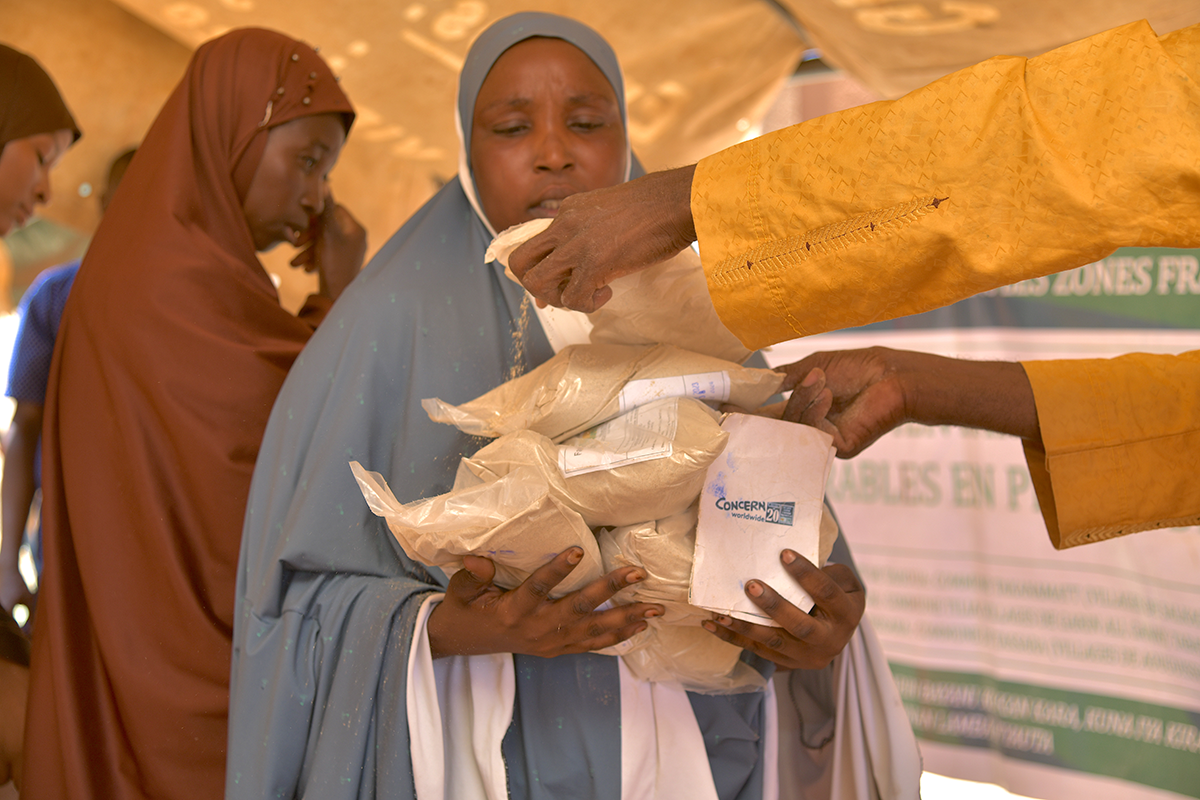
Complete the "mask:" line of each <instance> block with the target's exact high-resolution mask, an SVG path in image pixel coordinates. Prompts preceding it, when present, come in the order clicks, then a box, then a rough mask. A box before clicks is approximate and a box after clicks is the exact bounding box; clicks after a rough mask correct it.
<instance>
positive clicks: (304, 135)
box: [242, 114, 346, 252]
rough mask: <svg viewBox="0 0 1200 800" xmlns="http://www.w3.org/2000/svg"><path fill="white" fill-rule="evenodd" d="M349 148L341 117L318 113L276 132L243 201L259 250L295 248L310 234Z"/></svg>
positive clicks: (286, 125) (270, 133)
mask: <svg viewBox="0 0 1200 800" xmlns="http://www.w3.org/2000/svg"><path fill="white" fill-rule="evenodd" d="M345 143H346V129H345V127H344V126H343V124H342V118H341V116H339V115H338V114H313V115H312V116H308V117H300V118H299V119H294V120H292V121H291V122H285V123H283V124H282V125H276V126H275V127H274V128H271V130H270V131H269V132H268V133H267V145H266V147H265V148H264V149H263V154H262V160H261V161H259V162H258V168H257V169H256V170H255V171H254V177H253V178H252V179H251V181H250V188H249V189H247V191H246V199H245V200H244V201H243V202H242V211H243V213H245V215H246V222H247V223H248V224H249V225H250V233H251V234H252V235H253V237H254V249H255V250H258V251H259V252H262V251H264V250H270V249H271V248H272V247H274V246H275V245H277V244H279V243H280V242H292V243H295V242H296V240H297V239H298V238H300V234H302V233H304V232H305V231H306V230H308V226H309V222H310V220H311V219H312V217H314V216H317V215H319V214H320V213H321V211H322V210H323V209H324V207H325V196H326V194H327V193H328V191H329V184H328V178H329V171H330V170H331V169H333V165H334V164H336V163H337V159H338V155H339V154H340V153H341V152H342V145H343V144H345Z"/></svg>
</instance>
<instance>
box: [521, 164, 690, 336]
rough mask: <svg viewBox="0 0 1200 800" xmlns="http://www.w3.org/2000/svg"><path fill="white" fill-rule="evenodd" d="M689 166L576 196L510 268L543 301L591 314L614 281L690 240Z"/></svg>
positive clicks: (605, 298) (523, 247)
mask: <svg viewBox="0 0 1200 800" xmlns="http://www.w3.org/2000/svg"><path fill="white" fill-rule="evenodd" d="M695 170H696V167H695V165H694V164H693V165H691V166H687V167H680V168H678V169H673V170H668V171H666V172H655V173H651V174H649V175H645V176H643V177H641V178H638V179H636V180H632V181H629V182H627V183H622V184H620V185H618V186H612V187H609V188H606V189H598V190H596V191H592V192H584V193H582V194H575V195H571V196H570V197H568V198H567V199H566V200H564V201H563V203H562V207H561V208H560V209H559V211H558V215H557V216H556V217H555V218H554V222H553V223H551V225H550V227H549V228H547V229H546V230H545V231H543V232H542V233H541V234H539V235H537V236H535V237H533V238H532V239H530V240H529V241H528V242H526V243H525V244H523V245H521V246H520V247H518V248H517V249H516V250H514V251H513V253H512V256H511V257H510V258H509V267H510V268H511V269H512V271H513V274H514V275H516V276H517V278H518V279H519V280H520V281H521V283H523V284H524V285H525V288H526V289H528V290H529V292H530V294H532V295H533V296H534V297H536V298H537V299H538V300H539V301H541V302H543V303H548V304H550V305H552V306H562V307H565V308H571V309H574V310H576V311H583V312H586V313H589V314H590V313H591V312H593V311H595V310H596V309H597V308H599V307H600V306H602V305H604V304H605V303H607V302H608V300H609V298H610V297H612V289H610V288H608V284H609V283H610V282H611V281H612V280H613V279H615V278H620V277H621V276H623V275H629V274H632V273H634V272H638V271H640V270H643V269H646V268H647V267H650V266H653V265H655V264H658V263H660V262H662V261H665V260H667V259H668V258H670V257H671V256H673V255H675V254H676V253H678V252H680V251H681V250H683V248H685V247H687V246H688V245H690V244H691V243H692V242H694V241H696V226H695V223H694V222H693V220H692V174H693V173H694V172H695Z"/></svg>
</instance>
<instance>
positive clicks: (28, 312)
mask: <svg viewBox="0 0 1200 800" xmlns="http://www.w3.org/2000/svg"><path fill="white" fill-rule="evenodd" d="M78 269H79V263H78V262H73V263H71V264H67V265H64V266H62V267H58V268H55V269H53V270H48V271H47V272H45V273H43V274H42V275H41V276H39V278H38V280H36V281H35V282H34V284H33V285H32V286H30V287H29V291H27V292H26V293H25V297H24V298H22V300H21V309H20V315H21V321H20V324H19V326H18V328H17V338H16V341H15V342H14V343H13V354H12V361H11V362H10V363H9V367H8V391H7V395H8V396H9V397H11V398H13V399H14V400H18V401H22V402H29V403H37V404H39V405H45V403H46V383H47V381H48V380H49V379H50V359H51V358H52V357H53V355H54V340H55V338H56V337H57V335H58V324H59V322H60V321H61V320H62V314H63V308H64V307H65V306H66V302H67V294H68V293H69V292H70V290H71V284H72V283H74V281H75V273H76V271H77V270H78Z"/></svg>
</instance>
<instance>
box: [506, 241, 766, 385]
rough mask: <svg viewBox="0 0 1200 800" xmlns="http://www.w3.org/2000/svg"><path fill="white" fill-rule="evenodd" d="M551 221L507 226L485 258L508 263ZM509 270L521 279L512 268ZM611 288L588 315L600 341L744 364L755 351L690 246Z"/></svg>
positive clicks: (596, 340)
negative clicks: (732, 323) (723, 310)
mask: <svg viewBox="0 0 1200 800" xmlns="http://www.w3.org/2000/svg"><path fill="white" fill-rule="evenodd" d="M550 222H551V220H548V219H536V220H531V221H530V222H525V223H522V224H520V225H516V226H514V227H512V228H509V229H508V230H506V231H502V232H501V233H500V235H499V236H497V237H496V238H495V239H494V240H493V241H492V244H491V246H490V247H488V251H487V255H486V256H485V259H486V260H487V261H491V260H493V259H496V260H498V261H499V262H500V263H501V264H503V265H504V266H505V267H506V268H507V267H508V257H509V255H510V254H511V253H512V251H513V250H515V249H517V247H518V246H520V245H521V244H522V243H524V242H526V241H528V240H529V239H531V238H533V237H534V236H536V235H537V234H539V233H541V232H542V231H544V230H545V229H546V227H547V226H548V225H549V224H550ZM507 274H508V276H509V278H511V279H512V280H514V281H515V280H516V277H515V276H513V274H512V272H511V271H508V272H507ZM609 288H610V289H612V293H613V294H612V298H611V299H610V300H609V301H608V302H607V303H605V304H604V305H603V306H601V307H600V309H598V310H597V311H596V312H594V313H592V314H587V315H583V316H585V317H586V319H587V321H588V322H589V323H590V324H591V333H590V341H591V342H592V343H594V344H607V343H616V344H651V343H662V344H672V345H675V346H677V347H682V348H684V349H686V350H691V351H694V352H697V353H705V354H707V355H710V356H716V357H718V358H723V359H725V360H727V361H734V362H737V363H739V364H740V363H741V362H743V361H745V360H746V359H747V358H749V356H750V351H749V350H747V349H746V347H745V346H744V345H743V344H742V343H741V342H740V341H738V338H737V337H736V336H734V335H733V333H732V332H730V330H729V329H728V328H726V327H725V325H724V323H722V322H721V318H720V317H719V316H717V310H716V309H715V308H714V307H713V302H712V297H711V295H709V293H708V282H707V279H706V278H705V277H704V268H703V266H701V264H700V256H699V255H697V254H696V251H695V250H692V249H691V248H690V247H689V248H687V249H685V250H684V251H683V252H681V253H679V255H677V256H675V257H674V258H671V259H668V260H667V261H664V262H663V263H661V264H656V265H655V266H653V267H650V268H649V269H644V270H642V271H640V272H636V273H634V274H632V275H627V276H625V277H623V278H617V279H616V280H614V281H613V282H612V283H610V284H609Z"/></svg>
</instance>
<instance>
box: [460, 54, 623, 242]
mask: <svg viewBox="0 0 1200 800" xmlns="http://www.w3.org/2000/svg"><path fill="white" fill-rule="evenodd" d="M625 159H626V140H625V127H624V125H623V124H622V123H621V109H620V107H619V106H618V105H617V95H616V92H614V91H613V88H612V85H611V84H609V82H608V79H607V78H605V77H604V73H602V72H601V71H600V69H599V68H598V67H597V66H596V65H595V64H594V63H593V62H592V60H591V59H590V58H588V57H587V56H586V55H584V53H583V51H581V50H580V49H579V48H577V47H575V45H573V44H570V43H568V42H565V41H563V40H562V39H544V38H536V39H526V40H525V41H523V42H519V43H518V44H515V45H513V46H512V47H510V48H509V49H508V50H506V51H505V52H504V54H503V55H502V56H500V58H499V59H497V60H496V63H495V64H494V65H493V66H492V69H491V71H490V72H488V75H487V78H485V79H484V81H483V86H482V87H480V89H479V96H478V97H477V98H476V100H475V115H474V118H473V119H472V122H471V171H472V173H473V174H474V177H475V187H476V189H477V191H478V193H479V203H480V205H482V206H483V213H484V214H486V215H487V218H488V220H489V221H490V222H491V223H492V227H494V228H495V229H496V230H497V231H502V230H504V229H505V228H509V227H511V226H513V225H516V224H518V223H520V222H528V221H529V220H531V219H535V218H538V217H553V216H554V215H555V214H557V213H558V206H559V204H560V203H561V202H562V200H563V198H565V197H568V196H569V195H572V194H575V193H577V192H586V191H590V190H592V189H602V188H604V187H606V186H614V185H616V184H618V183H620V182H621V181H622V180H624V178H625Z"/></svg>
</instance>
